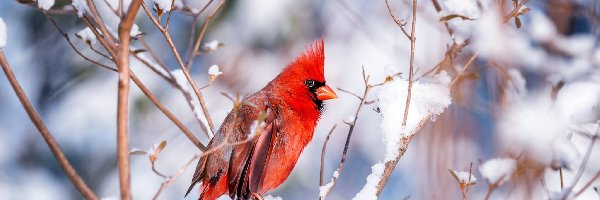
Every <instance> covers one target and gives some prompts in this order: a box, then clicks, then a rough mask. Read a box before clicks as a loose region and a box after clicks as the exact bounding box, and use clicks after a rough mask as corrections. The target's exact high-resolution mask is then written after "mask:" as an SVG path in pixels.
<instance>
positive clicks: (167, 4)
mask: <svg viewBox="0 0 600 200" xmlns="http://www.w3.org/2000/svg"><path fill="white" fill-rule="evenodd" d="M153 2H154V5H155V6H157V7H158V9H157V10H160V11H162V13H161V14H164V13H166V12H168V11H170V10H171V3H173V0H153Z"/></svg>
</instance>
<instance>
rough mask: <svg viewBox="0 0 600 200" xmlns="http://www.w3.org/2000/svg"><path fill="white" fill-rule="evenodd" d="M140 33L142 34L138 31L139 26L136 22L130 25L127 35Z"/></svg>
mask: <svg viewBox="0 0 600 200" xmlns="http://www.w3.org/2000/svg"><path fill="white" fill-rule="evenodd" d="M140 34H142V32H141V31H140V27H139V26H138V25H137V24H133V26H131V31H130V32H129V35H130V36H131V37H136V36H138V35H140Z"/></svg>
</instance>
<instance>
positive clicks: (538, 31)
mask: <svg viewBox="0 0 600 200" xmlns="http://www.w3.org/2000/svg"><path fill="white" fill-rule="evenodd" d="M527 16H528V17H529V19H530V20H531V23H529V25H528V26H527V27H528V29H529V33H530V34H531V37H532V38H533V39H535V40H538V41H540V42H548V41H551V40H553V39H555V38H556V37H557V32H556V27H555V26H554V23H553V22H552V20H550V19H549V18H548V16H546V15H545V14H544V13H542V12H539V11H532V12H530V13H529V14H528V15H527Z"/></svg>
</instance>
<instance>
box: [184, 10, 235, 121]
mask: <svg viewBox="0 0 600 200" xmlns="http://www.w3.org/2000/svg"><path fill="white" fill-rule="evenodd" d="M226 2H227V0H221V3H219V5H217V8H216V9H215V10H214V11H213V12H212V13H211V14H210V15H208V16H207V17H206V19H205V20H204V23H203V24H202V28H201V29H200V33H199V34H198V39H196V44H195V45H194V48H193V50H192V53H191V55H190V57H188V58H187V61H186V65H185V66H186V69H188V70H189V69H191V68H192V65H193V64H194V57H196V56H197V55H198V51H199V50H200V44H201V43H202V39H203V38H204V33H205V32H206V29H207V28H208V24H209V23H210V21H211V20H212V18H213V17H214V16H215V15H217V13H218V12H219V11H220V10H221V8H223V6H224V5H225V3H226ZM207 6H208V5H207ZM203 9H206V6H205V8H203ZM211 127H212V126H211Z"/></svg>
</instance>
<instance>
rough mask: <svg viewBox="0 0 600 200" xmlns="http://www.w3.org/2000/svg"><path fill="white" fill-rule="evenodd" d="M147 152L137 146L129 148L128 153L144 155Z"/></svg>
mask: <svg viewBox="0 0 600 200" xmlns="http://www.w3.org/2000/svg"><path fill="white" fill-rule="evenodd" d="M145 154H148V152H146V151H144V150H141V149H138V148H132V149H131V150H129V155H145Z"/></svg>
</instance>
